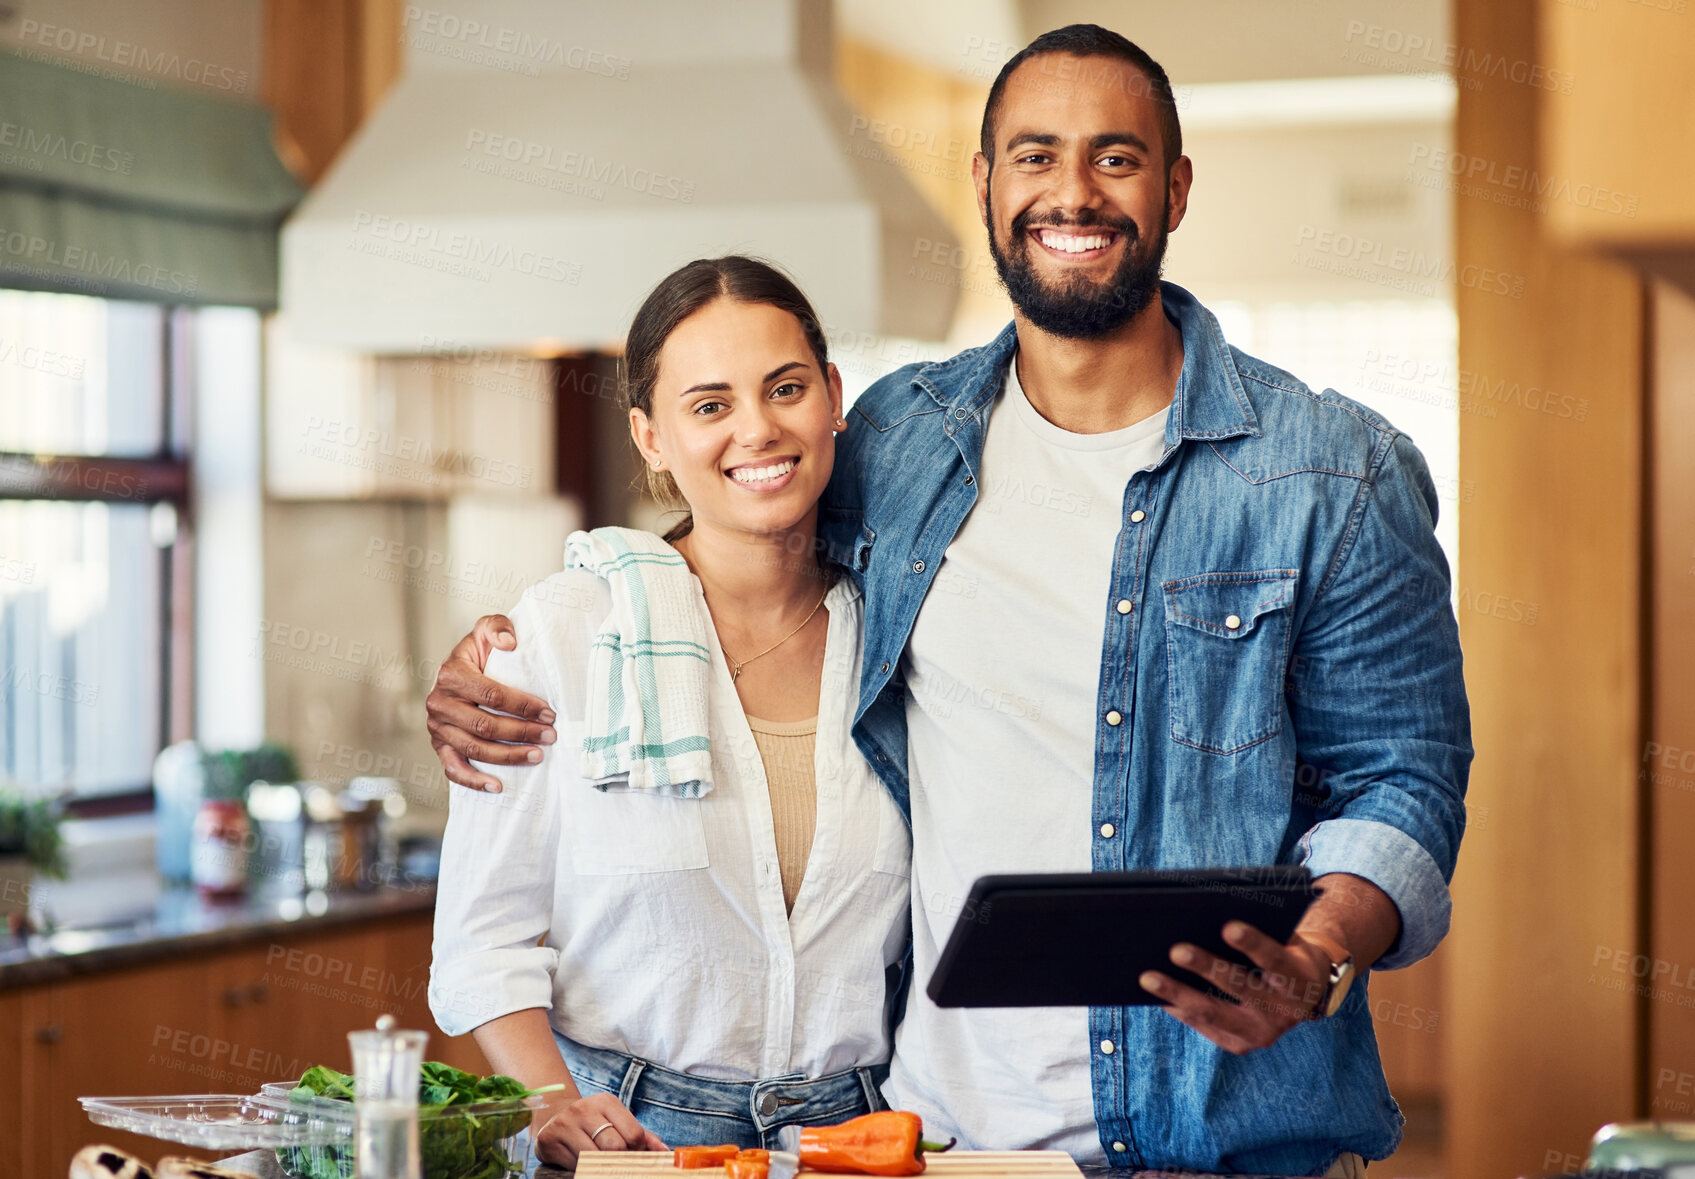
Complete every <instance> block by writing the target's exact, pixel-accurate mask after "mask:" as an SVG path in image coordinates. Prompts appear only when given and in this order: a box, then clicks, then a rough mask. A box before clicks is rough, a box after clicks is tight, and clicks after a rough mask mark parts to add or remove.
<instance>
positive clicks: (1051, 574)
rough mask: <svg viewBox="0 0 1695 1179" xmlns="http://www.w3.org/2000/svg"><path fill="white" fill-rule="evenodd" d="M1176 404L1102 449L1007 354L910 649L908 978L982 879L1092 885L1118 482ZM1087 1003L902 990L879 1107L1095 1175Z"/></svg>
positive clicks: (1150, 458) (1161, 431)
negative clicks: (961, 504) (988, 1003)
mask: <svg viewBox="0 0 1695 1179" xmlns="http://www.w3.org/2000/svg"><path fill="white" fill-rule="evenodd" d="M1168 414H1169V409H1165V410H1161V411H1160V412H1159V413H1157V414H1154V415H1153V416H1152V417H1149V418H1146V419H1144V420H1143V421H1140V422H1137V423H1136V424H1135V425H1133V426H1129V427H1126V428H1125V429H1122V430H1115V431H1113V432H1111V433H1107V434H1073V433H1071V432H1069V431H1067V430H1062V429H1060V428H1059V427H1058V426H1056V425H1054V424H1053V423H1052V422H1049V421H1048V420H1047V419H1045V418H1043V417H1042V416H1041V415H1040V414H1039V413H1037V412H1036V409H1035V407H1034V406H1032V405H1031V404H1030V402H1029V399H1028V398H1027V397H1026V396H1025V395H1024V390H1023V389H1022V388H1021V387H1020V386H1019V383H1018V366H1017V363H1016V358H1015V359H1014V363H1013V364H1012V366H1011V371H1010V373H1009V375H1008V377H1007V381H1006V388H1005V390H1004V391H1003V393H1002V394H1001V396H1000V399H999V400H998V401H997V403H996V405H995V407H994V409H993V411H992V413H991V415H990V417H989V425H988V436H987V439H986V441H985V445H984V448H983V462H982V468H981V470H980V472H979V475H978V477H979V481H980V482H979V494H978V500H977V504H976V506H975V507H974V508H973V509H972V511H971V514H970V516H968V517H967V518H966V521H965V524H964V526H963V527H962V528H961V529H960V530H959V534H958V535H957V536H956V537H955V538H954V541H953V543H952V544H951V545H950V546H949V547H948V550H947V555H946V559H945V560H944V562H943V564H942V567H941V569H940V570H938V571H937V574H936V582H935V584H934V585H933V586H932V587H931V589H930V593H929V595H928V597H926V599H925V601H924V605H923V608H922V609H921V610H920V611H919V613H918V620H917V623H916V624H915V626H914V628H913V632H912V638H911V640H910V642H909V643H908V644H907V649H906V656H905V658H906V665H905V671H906V682H907V685H908V688H909V695H908V697H907V705H906V721H907V765H908V770H909V772H910V775H911V782H912V836H913V844H914V846H913V855H912V864H913V872H912V919H913V936H914V947H913V949H914V954H915V959H916V967H917V975H916V977H917V978H918V979H920V980H926V979H928V978H929V977H930V976H931V974H932V973H933V972H934V970H935V966H936V959H937V956H938V954H939V953H940V950H941V947H942V946H943V945H945V944H946V942H947V938H948V935H949V933H950V932H951V931H952V929H953V925H954V921H955V920H956V918H957V917H958V915H959V912H960V910H961V908H962V907H963V906H964V903H965V897H966V894H967V893H968V892H969V891H970V889H971V885H972V882H973V881H975V880H976V879H977V877H979V876H982V875H985V874H987V873H991V872H995V873H1003V872H1087V871H1089V869H1090V867H1091V847H1092V844H1091V839H1092V837H1093V831H1092V829H1091V820H1092V815H1093V801H1094V800H1093V794H1094V748H1095V721H1096V717H1095V701H1096V694H1097V692H1098V690H1099V687H1100V683H1099V680H1100V663H1101V643H1102V635H1103V633H1104V631H1103V626H1104V622H1103V620H1104V618H1105V615H1106V611H1107V609H1108V603H1107V597H1108V594H1109V593H1110V591H1111V585H1112V557H1113V548H1114V545H1115V543H1116V540H1117V537H1118V532H1119V529H1120V527H1121V516H1122V513H1123V503H1124V490H1125V487H1126V485H1127V484H1128V483H1129V480H1130V476H1131V475H1132V474H1133V473H1134V472H1136V471H1138V470H1140V469H1142V468H1143V467H1148V466H1151V465H1153V464H1154V463H1155V462H1157V461H1158V460H1159V457H1160V455H1161V454H1162V453H1163V451H1164V446H1165V423H1166V417H1167V416H1168ZM1088 1050H1089V1013H1088V1009H1087V1008H1085V1007H1046V1008H1023V1009H1011V1010H992V1009H989V1010H983V1009H976V1010H973V1009H965V1008H954V1009H949V1010H945V1011H944V1010H942V1009H941V1008H939V1007H937V1006H936V1005H935V1004H934V1003H932V1002H930V1000H929V998H928V996H926V995H925V994H924V990H923V987H922V985H915V986H914V987H913V988H912V993H911V997H910V999H909V1000H908V1006H907V1010H906V1018H905V1020H904V1021H903V1023H902V1024H901V1027H900V1031H899V1033H898V1035H897V1038H896V1047H895V1058H894V1063H893V1066H892V1071H891V1074H890V1077H889V1081H888V1084H887V1086H886V1087H885V1091H886V1095H887V1096H888V1097H889V1099H890V1101H891V1102H892V1103H893V1104H894V1105H895V1106H896V1107H897V1108H900V1109H910V1110H913V1111H915V1112H917V1113H920V1114H922V1115H923V1117H924V1127H925V1136H926V1137H930V1138H941V1139H946V1138H947V1137H948V1136H949V1135H951V1134H957V1135H959V1137H960V1141H961V1144H962V1145H964V1146H967V1147H971V1148H976V1149H1003V1150H1004V1149H1013V1148H1037V1149H1058V1150H1065V1151H1069V1152H1070V1153H1071V1154H1072V1155H1074V1156H1075V1157H1077V1158H1078V1159H1079V1160H1082V1161H1095V1162H1104V1161H1105V1158H1104V1152H1103V1151H1102V1149H1101V1143H1100V1138H1099V1135H1098V1133H1097V1131H1096V1129H1095V1113H1094V1094H1093V1089H1092V1087H1091V1083H1090V1072H1089V1052H1088Z"/></svg>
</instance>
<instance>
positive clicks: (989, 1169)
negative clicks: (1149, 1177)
mask: <svg viewBox="0 0 1695 1179" xmlns="http://www.w3.org/2000/svg"><path fill="white" fill-rule="evenodd" d="M927 1162H928V1164H929V1165H928V1166H927V1168H926V1169H925V1171H924V1175H925V1176H934V1177H935V1179H1003V1177H1008V1176H1010V1177H1013V1179H1082V1175H1083V1172H1081V1171H1079V1170H1078V1169H1077V1164H1076V1162H1074V1161H1073V1160H1072V1158H1071V1156H1070V1155H1068V1154H1066V1153H1065V1152H1064V1151H1063V1150H950V1151H948V1152H947V1153H946V1154H933V1155H930V1156H929V1157H928V1159H927ZM721 1174H722V1172H721V1171H714V1170H701V1171H679V1170H677V1169H676V1168H675V1167H674V1166H673V1165H672V1163H671V1152H670V1151H658V1150H653V1151H645V1150H644V1151H622V1150H612V1151H599V1150H597V1151H594V1152H592V1153H589V1154H585V1155H583V1156H582V1158H580V1159H578V1160H577V1179H643V1177H645V1179H661V1177H662V1176H667V1175H675V1176H678V1177H679V1179H681V1177H682V1176H685V1175H686V1176H688V1177H689V1179H714V1177H715V1176H719V1175H721ZM807 1175H813V1176H817V1177H818V1179H825V1173H824V1172H822V1171H802V1172H801V1176H802V1179H804V1177H805V1176H807ZM846 1179H852V1177H851V1176H848V1177H846Z"/></svg>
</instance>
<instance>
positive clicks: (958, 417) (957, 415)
mask: <svg viewBox="0 0 1695 1179" xmlns="http://www.w3.org/2000/svg"><path fill="white" fill-rule="evenodd" d="M953 418H954V421H956V422H963V421H964V420H965V411H964V410H963V409H956V410H954V411H953Z"/></svg>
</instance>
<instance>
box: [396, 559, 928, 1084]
mask: <svg viewBox="0 0 1695 1179" xmlns="http://www.w3.org/2000/svg"><path fill="white" fill-rule="evenodd" d="M697 587H698V582H697ZM698 602H699V609H700V610H701V611H702V614H703V616H705V615H706V599H705V596H704V595H703V594H702V595H700V597H699V599H698ZM825 606H826V608H827V609H828V610H829V614H830V623H829V631H828V636H827V638H826V640H825V647H824V670H823V686H822V690H821V692H820V697H819V701H818V734H817V739H816V757H815V762H814V765H815V768H816V771H817V780H818V822H817V832H816V834H815V835H814V837H813V842H812V851H811V855H810V856H809V858H808V860H807V866H806V876H805V879H804V881H803V882H802V885H801V889H800V894H799V895H798V896H797V897H796V899H795V906H794V912H793V915H792V916H791V915H790V914H788V913H787V911H786V910H785V907H784V904H783V885H782V879H781V876H780V875H779V873H778V870H777V849H776V837H775V833H774V830H773V827H772V822H771V801H770V794H769V791H768V787H767V784H766V780H765V771H764V766H763V764H762V763H761V762H760V759H759V749H758V747H757V746H756V745H755V743H754V740H753V734H752V732H751V731H750V730H749V728H748V725H747V720H746V717H745V716H744V714H743V713H742V709H741V702H740V700H739V699H738V698H737V696H736V690H735V687H734V685H733V684H732V683H731V681H730V673H729V670H728V668H727V667H726V665H725V663H724V660H723V658H722V652H721V651H720V650H719V648H718V642H717V636H716V633H715V632H714V631H713V629H712V627H711V625H710V621H709V620H708V625H707V627H706V631H707V634H708V635H709V636H710V638H711V643H712V654H713V664H712V669H713V670H712V675H713V679H712V684H711V701H710V706H711V738H712V773H713V782H714V785H713V789H712V791H711V793H709V794H707V795H706V796H705V797H703V798H697V799H684V798H671V797H657V796H654V795H651V794H649V793H647V792H645V791H628V790H625V791H613V792H602V791H599V790H596V789H595V788H594V787H592V786H591V785H589V784H588V783H587V782H585V781H584V780H583V779H582V778H580V777H579V776H578V774H577V747H578V744H579V742H580V739H581V736H582V718H583V715H584V701H585V697H586V693H587V691H588V684H587V667H588V651H589V646H590V644H591V643H592V642H593V640H594V637H595V634H596V632H597V631H598V630H599V628H600V626H601V624H602V622H603V621H604V619H605V617H606V615H607V613H608V612H609V611H610V609H611V598H610V594H609V593H608V589H607V585H606V583H605V582H604V581H602V580H601V579H600V578H599V577H597V576H595V575H594V574H592V573H588V572H585V571H583V570H570V571H566V572H563V573H556V574H554V575H553V576H552V577H550V578H548V579H547V580H546V581H545V582H543V583H541V584H540V585H538V586H535V587H534V588H532V589H531V590H530V591H529V592H527V593H526V594H525V595H524V598H523V600H522V601H521V602H520V603H519V604H518V606H517V607H516V608H515V609H514V610H513V611H512V615H511V617H512V620H513V623H514V624H515V626H516V628H517V631H518V648H517V650H516V651H514V652H502V651H495V652H493V653H492V654H491V655H490V657H489V663H488V674H489V675H490V676H491V677H493V678H494V679H497V680H500V681H502V682H503V683H506V684H510V685H511V686H513V687H515V688H520V689H523V690H524V691H527V692H531V693H534V694H535V695H538V696H541V697H542V698H544V699H546V700H547V701H548V702H549V703H550V704H551V705H552V707H553V709H554V711H555V713H556V714H557V715H558V721H557V723H556V725H555V728H556V729H557V730H558V733H559V743H558V744H557V745H554V746H552V747H549V748H548V749H547V750H546V751H545V753H544V755H543V757H542V760H541V763H540V764H539V765H535V766H523V767H496V766H485V767H483V768H484V769H486V770H488V771H489V772H490V773H492V774H494V775H495V776H496V777H498V778H499V779H500V780H501V781H502V782H503V783H504V784H505V789H504V792H503V793H500V794H483V793H480V792H477V791H472V790H464V789H458V788H455V789H453V790H451V791H450V792H449V796H450V802H449V816H448V824H447V833H446V836H445V838H444V840H443V845H442V860H441V883H440V886H439V890H438V893H437V899H436V916H435V961H434V964H433V966H432V968H431V971H430V992H429V995H430V1008H431V1010H432V1011H433V1012H434V1014H435V1017H436V1022H437V1023H438V1024H440V1025H441V1028H442V1030H443V1031H445V1032H446V1033H447V1034H449V1035H463V1034H464V1033H466V1032H469V1031H470V1030H472V1029H473V1028H475V1027H477V1026H478V1025H480V1024H483V1023H486V1022H487V1021H488V1020H490V1019H494V1018H496V1017H497V1016H501V1015H506V1014H509V1013H511V1012H514V1011H522V1010H525V1009H528V1008H536V1007H540V1008H547V1009H549V1010H550V1015H549V1021H550V1022H551V1024H552V1025H553V1027H554V1028H556V1029H557V1030H558V1031H559V1032H561V1033H563V1034H564V1035H565V1036H566V1037H568V1038H570V1039H572V1040H575V1041H577V1042H578V1043H581V1044H585V1045H588V1046H591V1047H596V1048H608V1049H612V1050H614V1051H618V1052H624V1053H627V1054H630V1055H632V1056H638V1057H641V1058H642V1059H644V1060H649V1061H652V1062H653V1063H655V1064H658V1065H661V1066H662V1067H665V1068H669V1069H674V1070H677V1071H680V1072H687V1073H693V1074H696V1075H699V1076H706V1077H714V1078H720V1079H728V1080H753V1079H760V1078H770V1077H778V1076H784V1075H788V1074H793V1073H802V1074H804V1075H806V1076H808V1077H818V1076H824V1075H827V1074H830V1073H834V1072H839V1071H841V1070H843V1069H847V1068H853V1067H857V1066H862V1065H870V1064H876V1063H879V1062H882V1061H885V1060H887V1059H888V1056H889V1042H888V1034H887V1025H886V1019H885V1013H886V1009H887V1000H888V996H887V995H886V994H885V985H884V970H885V968H886V967H887V966H888V965H890V964H892V963H894V962H897V961H899V959H900V956H901V952H902V949H903V944H904V939H905V936H906V928H907V920H906V917H907V905H908V891H909V885H908V881H909V877H910V837H909V834H908V831H907V828H906V823H905V821H904V820H903V819H902V818H901V815H900V811H899V810H898V809H897V808H896V807H895V805H894V803H893V801H892V800H891V799H890V798H889V796H888V793H887V792H886V791H885V790H884V788H883V786H882V784H881V783H880V782H878V780H877V778H876V777H875V776H874V775H873V774H872V772H871V770H870V768H869V767H868V766H867V765H866V764H865V761H864V759H863V758H862V757H861V756H860V754H859V751H858V750H857V749H856V748H855V746H854V744H853V739H852V737H851V736H850V733H849V730H850V728H851V726H852V723H853V708H854V702H855V701H856V700H857V699H858V696H859V653H860V627H861V625H862V608H861V602H860V598H859V593H858V591H857V590H856V589H855V588H854V587H853V586H852V585H851V583H849V582H847V581H845V580H844V581H842V582H839V583H838V584H837V585H836V586H835V587H834V588H833V589H831V590H830V593H829V595H828V597H827V598H826V599H825Z"/></svg>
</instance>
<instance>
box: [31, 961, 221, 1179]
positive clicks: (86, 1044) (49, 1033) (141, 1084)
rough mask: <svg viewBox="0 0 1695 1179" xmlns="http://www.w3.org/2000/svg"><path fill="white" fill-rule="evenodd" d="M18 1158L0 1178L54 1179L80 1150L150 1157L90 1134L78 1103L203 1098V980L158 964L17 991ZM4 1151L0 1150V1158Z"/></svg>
mask: <svg viewBox="0 0 1695 1179" xmlns="http://www.w3.org/2000/svg"><path fill="white" fill-rule="evenodd" d="M18 1001H19V1002H20V1004H21V1009H22V1010H21V1015H22V1019H21V1021H20V1022H21V1029H20V1030H21V1033H22V1040H23V1044H22V1065H23V1071H22V1076H21V1077H20V1078H19V1081H20V1083H19V1086H18V1088H17V1090H15V1091H16V1092H18V1093H19V1094H20V1096H21V1098H22V1101H21V1115H22V1122H23V1124H22V1126H21V1128H20V1134H19V1138H18V1139H17V1142H18V1144H19V1147H21V1150H22V1159H21V1165H20V1166H19V1167H18V1168H17V1169H15V1170H14V1169H11V1168H0V1169H4V1170H7V1171H8V1173H11V1174H17V1175H30V1176H43V1177H44V1179H45V1177H50V1176H57V1175H62V1174H64V1173H65V1168H66V1166H67V1165H68V1163H69V1161H70V1157H71V1155H73V1154H74V1153H76V1151H77V1150H78V1148H80V1147H82V1146H84V1145H85V1144H87V1143H90V1142H110V1143H112V1144H113V1145H115V1146H118V1147H120V1148H122V1149H124V1150H129V1151H134V1152H137V1153H141V1154H144V1155H147V1156H149V1157H151V1156H152V1155H156V1154H158V1153H159V1150H158V1144H157V1143H155V1142H152V1141H151V1140H148V1139H142V1138H137V1137H134V1136H132V1135H129V1134H122V1133H119V1132H117V1131H113V1130H106V1129H102V1128H99V1127H96V1126H94V1125H93V1124H92V1123H90V1122H89V1121H88V1119H87V1117H86V1116H85V1115H84V1114H83V1112H82V1107H81V1106H80V1105H79V1104H77V1098H78V1097H82V1096H123V1095H131V1094H147V1093H204V1092H207V1091H208V1089H209V1086H208V1085H207V1084H206V1083H205V1079H204V1078H203V1077H202V1076H201V1075H199V1074H200V1073H201V1072H202V1070H209V1069H212V1068H215V1067H216V1065H217V1059H218V1040H219V1035H218V1033H219V1028H218V1026H217V1021H216V1019H215V1017H214V1013H213V1011H212V1010H211V1009H210V1007H209V1005H208V1003H207V993H206V985H205V973H204V971H203V970H200V969H197V968H196V967H194V966H192V965H178V964H170V965H161V966H150V967H143V968H140V969H134V970H119V971H114V972H112V973H110V974H100V975H95V976H92V977H89V978H82V979H72V980H69V981H66V982H62V983H56V984H54V985H52V986H48V987H37V988H30V989H27V990H24V991H22V992H20V993H19V995H18ZM9 1147H10V1143H0V1152H6V1151H8V1149H9Z"/></svg>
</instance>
